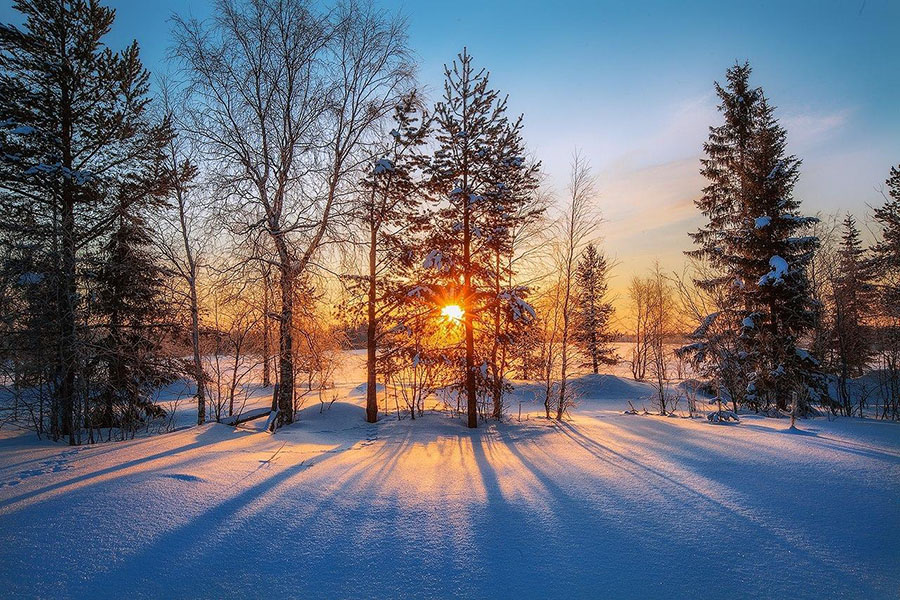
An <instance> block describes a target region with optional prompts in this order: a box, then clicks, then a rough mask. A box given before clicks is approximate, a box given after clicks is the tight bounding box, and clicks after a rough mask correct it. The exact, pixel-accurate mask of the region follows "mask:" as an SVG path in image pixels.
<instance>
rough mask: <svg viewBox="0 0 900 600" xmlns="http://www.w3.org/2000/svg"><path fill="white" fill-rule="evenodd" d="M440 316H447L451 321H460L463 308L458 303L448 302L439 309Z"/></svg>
mask: <svg viewBox="0 0 900 600" xmlns="http://www.w3.org/2000/svg"><path fill="white" fill-rule="evenodd" d="M441 316H443V317H447V318H448V319H450V320H451V321H462V318H463V309H462V307H460V306H459V304H448V305H447V306H445V307H444V308H442V309H441Z"/></svg>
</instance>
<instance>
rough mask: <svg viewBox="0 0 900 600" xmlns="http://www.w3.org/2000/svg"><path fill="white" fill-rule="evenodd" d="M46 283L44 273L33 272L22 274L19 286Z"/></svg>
mask: <svg viewBox="0 0 900 600" xmlns="http://www.w3.org/2000/svg"><path fill="white" fill-rule="evenodd" d="M42 281H44V274H43V273H35V272H33V271H29V272H27V273H22V274H21V275H19V279H18V284H19V285H35V284H38V283H41V282H42Z"/></svg>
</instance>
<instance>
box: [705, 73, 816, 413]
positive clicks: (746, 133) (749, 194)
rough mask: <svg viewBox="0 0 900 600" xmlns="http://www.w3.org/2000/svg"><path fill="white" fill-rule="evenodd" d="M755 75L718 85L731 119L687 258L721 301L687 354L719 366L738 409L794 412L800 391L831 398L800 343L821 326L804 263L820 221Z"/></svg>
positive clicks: (709, 152)
mask: <svg viewBox="0 0 900 600" xmlns="http://www.w3.org/2000/svg"><path fill="white" fill-rule="evenodd" d="M750 72H751V69H750V66H749V64H747V63H744V64H743V65H735V66H734V67H732V68H730V69H729V70H728V72H727V79H728V83H727V84H726V86H725V87H722V86H720V85H719V84H716V91H717V93H718V95H719V98H720V100H721V104H720V107H719V108H720V111H721V112H722V114H723V117H724V121H725V122H724V124H723V125H720V126H718V127H711V128H710V134H709V140H708V141H707V143H706V144H705V145H704V151H705V152H706V158H705V159H703V160H702V161H701V162H702V165H703V169H702V173H703V175H704V176H705V177H706V178H707V179H708V180H709V185H708V186H707V187H706V188H704V190H703V196H702V197H701V198H700V199H699V200H698V201H697V203H696V204H697V207H698V208H699V209H700V211H701V212H702V213H703V214H704V215H705V216H706V217H707V219H708V222H707V224H706V225H704V226H703V227H701V228H700V229H699V230H698V231H696V232H694V233H692V234H691V237H692V238H693V240H694V243H695V244H696V245H697V246H698V248H697V249H696V250H693V251H691V252H689V253H688V255H689V256H691V257H693V258H695V259H699V260H702V261H706V262H707V263H708V264H709V265H710V266H711V268H712V271H713V274H712V276H710V277H706V278H703V279H699V280H697V281H696V284H697V285H698V286H699V287H700V288H701V289H703V290H705V291H708V292H714V293H718V294H719V295H720V298H721V302H720V306H719V307H718V308H719V310H718V311H717V312H716V313H714V314H712V315H710V316H709V317H708V318H707V320H706V321H705V322H704V323H703V324H702V326H701V327H700V328H699V329H698V330H697V332H695V334H694V337H695V339H697V342H696V343H694V344H692V345H691V346H689V347H688V348H687V349H688V350H689V351H691V352H692V353H693V355H694V358H695V360H698V359H704V360H712V361H713V362H714V364H715V367H714V369H713V372H714V375H715V377H716V378H717V380H718V381H719V382H720V383H723V384H725V385H726V387H727V388H728V390H729V392H730V393H731V395H732V400H733V402H734V404H735V405H737V404H738V403H739V402H742V401H743V402H746V403H747V404H748V405H749V406H751V407H752V408H755V409H758V408H765V409H768V408H769V407H770V406H772V405H774V406H777V407H778V408H780V409H786V408H787V406H788V404H789V400H790V398H791V394H794V393H797V394H799V395H800V399H801V402H803V403H804V404H801V407H802V408H804V409H805V408H806V404H805V401H806V399H807V398H811V399H818V398H819V397H820V396H821V394H822V393H823V387H822V383H823V380H822V377H821V374H820V373H819V372H818V362H817V361H816V359H815V358H813V357H812V356H811V355H810V354H809V352H807V351H806V350H803V349H801V348H799V347H798V345H797V344H798V343H799V340H800V337H801V336H802V335H803V334H804V333H805V332H806V331H807V330H808V329H809V327H810V326H811V324H812V320H813V315H814V312H813V311H814V306H813V302H812V300H811V297H810V289H809V281H808V279H807V274H806V266H807V264H808V263H809V261H810V260H811V258H812V253H813V250H814V249H815V248H816V245H817V244H818V240H817V238H816V237H815V236H809V235H806V236H804V235H800V233H802V231H803V230H804V229H805V228H807V227H808V226H809V225H811V224H813V223H815V222H816V219H814V218H811V217H804V216H802V215H800V214H799V206H800V204H799V201H797V200H795V199H794V198H793V197H792V191H793V187H794V185H795V184H796V181H797V178H798V176H799V167H800V161H799V160H798V159H797V158H796V157H794V156H790V155H787V154H786V152H785V148H786V137H787V134H786V132H785V130H784V128H782V127H781V126H780V125H779V124H778V121H777V119H776V118H775V116H774V109H773V108H772V107H771V106H770V105H769V103H768V101H767V99H766V97H765V95H764V93H763V91H762V90H761V89H760V88H752V87H751V86H750V82H749V78H750ZM742 388H743V389H742ZM735 407H736V406H735Z"/></svg>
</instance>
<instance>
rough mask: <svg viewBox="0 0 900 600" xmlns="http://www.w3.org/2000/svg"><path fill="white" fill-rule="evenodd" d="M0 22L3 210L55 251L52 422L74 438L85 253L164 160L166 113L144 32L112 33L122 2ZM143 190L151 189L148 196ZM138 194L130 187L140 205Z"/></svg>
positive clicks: (25, 1)
mask: <svg viewBox="0 0 900 600" xmlns="http://www.w3.org/2000/svg"><path fill="white" fill-rule="evenodd" d="M14 8H15V9H16V10H17V11H19V12H20V13H22V14H23V15H24V17H25V25H24V28H22V29H20V28H18V27H15V26H11V25H2V26H0V124H2V126H0V130H2V133H0V150H2V152H0V169H2V173H0V210H2V218H0V222H2V223H3V226H4V227H5V228H6V229H7V232H8V233H11V234H12V235H10V236H9V237H6V238H4V239H7V240H9V241H11V243H13V244H20V243H28V244H33V245H34V247H35V249H36V250H37V251H39V252H42V253H45V255H46V256H47V257H48V261H47V264H48V265H49V266H48V267H47V268H48V272H47V273H45V274H44V275H45V277H44V278H43V281H46V282H48V284H47V285H48V286H50V288H51V289H49V290H48V292H49V294H48V304H50V305H51V306H52V307H53V308H52V322H53V329H54V338H55V339H54V342H53V343H52V344H50V346H49V347H51V348H53V352H54V354H55V355H54V356H53V358H52V359H47V360H48V361H50V362H52V365H53V371H54V373H53V376H52V378H51V387H52V389H53V390H54V391H53V402H52V406H51V423H50V429H51V433H52V435H53V436H54V438H57V437H59V436H63V435H65V436H68V439H69V442H70V443H72V444H74V443H76V441H77V439H76V430H77V429H78V428H79V427H80V423H79V422H78V418H77V417H78V415H79V411H80V398H79V393H78V390H80V389H87V388H89V386H86V385H82V383H84V382H83V381H81V380H82V379H83V377H84V376H85V370H84V365H85V353H86V352H87V353H89V349H87V348H86V347H85V344H84V343H83V342H84V336H85V332H83V331H82V326H81V324H82V323H84V319H83V318H82V316H83V315H82V311H83V310H84V296H83V294H81V293H80V288H82V287H83V281H82V270H81V263H82V262H83V261H84V259H85V258H86V256H87V255H88V254H89V253H92V252H97V251H98V249H99V248H98V244H102V240H103V238H104V236H105V235H106V234H107V231H108V229H109V227H110V226H111V225H113V224H114V223H115V221H116V219H117V214H118V212H119V207H120V204H119V201H118V198H116V190H117V189H118V186H119V185H120V184H122V183H125V182H127V181H128V180H130V179H131V178H139V179H146V178H147V177H148V174H150V173H154V172H156V171H157V168H158V162H159V160H160V156H161V153H160V148H161V147H162V145H163V144H165V142H166V141H167V140H168V138H169V135H170V128H169V126H168V124H167V123H165V122H164V123H154V122H153V120H152V119H151V118H150V117H149V116H148V114H147V105H148V102H149V98H148V89H149V87H148V79H149V75H148V73H147V71H145V70H144V68H143V66H142V65H141V61H140V58H139V52H138V46H137V43H132V44H131V45H130V46H128V47H127V48H126V49H124V50H123V51H121V52H113V51H111V50H110V49H109V48H107V47H106V46H105V45H104V43H103V38H104V37H105V36H106V34H107V33H109V30H110V27H111V26H112V23H113V20H114V17H115V13H114V11H113V10H111V9H109V8H106V7H104V6H101V5H100V3H99V2H97V1H96V0H18V1H17V2H16V3H15V4H14ZM139 198H140V199H143V198H144V196H139ZM131 202H132V199H127V200H126V204H127V205H130V204H131Z"/></svg>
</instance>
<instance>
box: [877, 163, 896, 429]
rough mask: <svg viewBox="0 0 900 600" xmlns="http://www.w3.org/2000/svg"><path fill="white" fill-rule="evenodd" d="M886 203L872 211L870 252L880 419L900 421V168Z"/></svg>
mask: <svg viewBox="0 0 900 600" xmlns="http://www.w3.org/2000/svg"><path fill="white" fill-rule="evenodd" d="M885 183H886V184H887V196H886V198H885V203H884V204H883V205H882V206H880V207H878V208H876V209H875V215H874V216H875V221H876V222H877V223H878V224H879V225H880V226H881V238H880V240H879V241H878V243H876V244H875V245H874V246H873V248H872V266H873V267H874V270H875V271H874V272H875V273H877V279H876V284H877V293H878V305H879V311H878V313H879V314H878V316H879V321H880V324H879V332H878V348H879V354H880V355H881V363H882V368H883V372H884V379H883V387H884V389H885V391H886V394H885V398H884V403H883V405H882V410H881V415H880V416H881V417H882V418H891V419H900V166H898V167H892V168H891V174H890V177H889V178H888V179H887V181H886V182H885Z"/></svg>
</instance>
